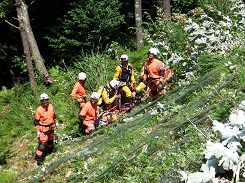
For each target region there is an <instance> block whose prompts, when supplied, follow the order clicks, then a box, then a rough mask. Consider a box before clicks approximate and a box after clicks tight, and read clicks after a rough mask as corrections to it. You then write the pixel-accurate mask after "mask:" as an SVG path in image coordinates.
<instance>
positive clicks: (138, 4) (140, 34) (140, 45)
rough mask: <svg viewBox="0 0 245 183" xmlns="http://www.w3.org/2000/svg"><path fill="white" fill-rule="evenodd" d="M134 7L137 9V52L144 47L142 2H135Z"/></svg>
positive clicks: (137, 0) (135, 0) (139, 0)
mask: <svg viewBox="0 0 245 183" xmlns="http://www.w3.org/2000/svg"><path fill="white" fill-rule="evenodd" d="M134 7H135V24H136V28H137V32H136V44H137V45H136V46H137V50H140V49H141V48H143V47H144V41H143V29H142V26H141V24H142V11H141V10H142V4H141V0H134Z"/></svg>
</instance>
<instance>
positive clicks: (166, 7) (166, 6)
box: [163, 0, 171, 22]
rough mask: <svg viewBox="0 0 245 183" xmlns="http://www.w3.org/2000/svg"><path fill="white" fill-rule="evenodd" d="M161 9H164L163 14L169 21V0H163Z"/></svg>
mask: <svg viewBox="0 0 245 183" xmlns="http://www.w3.org/2000/svg"><path fill="white" fill-rule="evenodd" d="M163 9H164V15H165V16H166V17H167V19H168V20H169V21H170V22H171V8H170V0H163Z"/></svg>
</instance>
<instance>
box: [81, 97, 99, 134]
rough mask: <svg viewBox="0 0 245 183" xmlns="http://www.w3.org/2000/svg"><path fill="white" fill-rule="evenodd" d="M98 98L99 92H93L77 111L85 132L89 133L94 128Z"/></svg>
mask: <svg viewBox="0 0 245 183" xmlns="http://www.w3.org/2000/svg"><path fill="white" fill-rule="evenodd" d="M98 100H99V94H98V93H97V92H93V93H92V94H91V97H90V101H89V102H87V103H86V104H84V106H83V107H82V110H81V111H80V113H79V120H80V122H81V123H82V124H83V125H84V126H85V127H86V129H85V133H86V134H90V133H91V132H93V131H94V130H95V126H94V120H95V119H97V106H98V104H97V102H98Z"/></svg>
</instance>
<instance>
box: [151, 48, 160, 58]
mask: <svg viewBox="0 0 245 183" xmlns="http://www.w3.org/2000/svg"><path fill="white" fill-rule="evenodd" d="M149 53H151V54H153V55H155V56H156V55H157V54H158V53H159V50H158V49H157V48H150V49H149V51H148V54H149Z"/></svg>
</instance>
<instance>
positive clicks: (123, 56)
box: [120, 54, 128, 61]
mask: <svg viewBox="0 0 245 183" xmlns="http://www.w3.org/2000/svg"><path fill="white" fill-rule="evenodd" d="M123 58H126V61H128V55H126V54H122V55H121V57H120V60H121V61H122V59H123Z"/></svg>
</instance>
